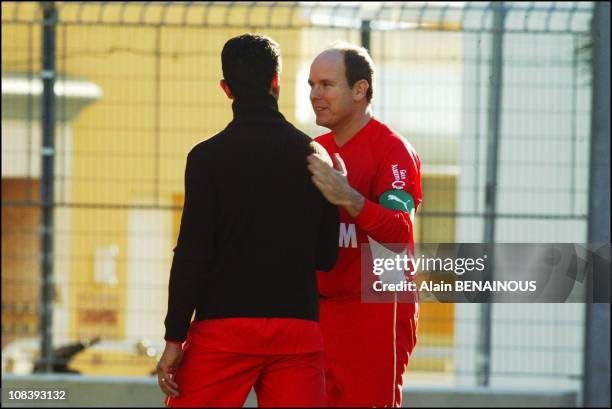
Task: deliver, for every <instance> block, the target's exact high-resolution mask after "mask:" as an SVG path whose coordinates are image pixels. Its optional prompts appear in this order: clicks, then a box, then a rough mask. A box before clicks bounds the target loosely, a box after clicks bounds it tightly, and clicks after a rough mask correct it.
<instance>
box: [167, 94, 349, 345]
mask: <svg viewBox="0 0 612 409" xmlns="http://www.w3.org/2000/svg"><path fill="white" fill-rule="evenodd" d="M232 109H233V111H234V119H233V121H232V122H230V123H229V125H228V126H227V127H226V128H225V129H224V130H223V131H221V132H220V133H218V134H217V135H215V136H213V137H212V138H210V139H208V140H205V141H203V142H200V143H199V144H197V145H196V146H195V147H194V148H193V149H192V150H191V152H190V153H189V155H188V156H187V166H186V170H185V203H184V207H183V214H182V219H181V227H180V233H179V237H178V242H177V246H176V248H175V249H174V259H173V261H172V269H171V272H170V283H169V298H168V314H167V316H166V320H165V325H166V335H165V339H166V340H175V341H182V340H184V339H185V337H186V334H187V330H188V327H189V323H190V320H191V316H192V313H193V310H194V308H195V319H196V320H202V319H211V318H228V317H291V318H302V319H307V320H313V321H318V319H319V306H318V305H319V298H318V290H317V279H316V270H317V269H319V270H326V271H328V270H331V269H332V267H333V266H334V264H335V263H336V258H337V255H338V210H337V207H336V206H334V205H331V204H330V203H329V202H327V201H326V200H325V199H324V197H323V196H322V195H321V193H320V192H319V191H318V190H317V188H316V187H315V186H314V184H313V183H312V181H311V179H310V172H309V171H308V168H307V162H306V158H307V156H308V155H309V154H310V153H312V151H313V143H314V142H312V140H311V139H310V138H309V137H308V136H307V135H306V134H304V133H302V132H301V131H299V130H298V129H296V128H295V127H294V126H293V125H291V124H290V123H289V122H287V120H285V118H284V117H283V115H282V114H281V113H280V112H279V111H278V105H277V102H276V100H275V99H274V98H273V97H272V96H270V95H268V96H262V97H259V98H241V99H239V100H235V101H234V102H233V105H232Z"/></svg>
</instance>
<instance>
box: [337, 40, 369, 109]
mask: <svg viewBox="0 0 612 409" xmlns="http://www.w3.org/2000/svg"><path fill="white" fill-rule="evenodd" d="M331 49H332V50H337V51H340V52H341V53H342V55H343V56H344V67H345V70H346V82H348V85H349V87H351V88H352V87H353V85H355V83H356V82H357V81H359V80H366V81H367V82H368V85H369V87H368V91H367V93H366V98H367V100H368V102H370V101H372V96H373V95H374V87H373V85H374V84H373V80H374V62H373V61H372V57H370V53H368V50H366V49H365V48H363V47H359V46H356V45H353V44H349V43H337V44H335V45H333V46H332V47H331Z"/></svg>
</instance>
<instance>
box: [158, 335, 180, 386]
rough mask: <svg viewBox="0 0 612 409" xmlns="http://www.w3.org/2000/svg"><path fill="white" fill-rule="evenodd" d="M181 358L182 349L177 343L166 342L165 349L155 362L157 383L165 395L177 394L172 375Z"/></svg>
mask: <svg viewBox="0 0 612 409" xmlns="http://www.w3.org/2000/svg"><path fill="white" fill-rule="evenodd" d="M182 360H183V349H182V348H181V345H180V344H179V343H174V342H166V349H164V353H163V354H162V356H161V358H159V362H158V363H157V383H158V384H159V387H160V388H161V390H162V392H164V393H165V394H166V395H167V396H174V397H177V396H179V390H178V385H177V383H176V382H174V380H173V377H174V374H175V373H176V370H177V369H178V367H179V365H180V364H181V361H182Z"/></svg>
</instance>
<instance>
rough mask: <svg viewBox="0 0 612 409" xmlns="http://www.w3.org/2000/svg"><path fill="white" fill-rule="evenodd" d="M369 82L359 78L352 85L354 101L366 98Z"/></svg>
mask: <svg viewBox="0 0 612 409" xmlns="http://www.w3.org/2000/svg"><path fill="white" fill-rule="evenodd" d="M369 88H370V84H368V81H366V80H359V81H357V82H356V83H355V85H353V99H354V100H355V101H361V100H363V99H365V98H367V94H368V89H369Z"/></svg>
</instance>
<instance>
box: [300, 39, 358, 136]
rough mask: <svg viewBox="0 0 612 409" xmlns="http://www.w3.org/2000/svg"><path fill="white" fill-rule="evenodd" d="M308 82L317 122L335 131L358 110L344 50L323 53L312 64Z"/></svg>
mask: <svg viewBox="0 0 612 409" xmlns="http://www.w3.org/2000/svg"><path fill="white" fill-rule="evenodd" d="M308 84H309V85H310V102H311V103H312V109H313V110H314V113H315V116H316V118H317V125H320V126H324V127H326V128H329V129H332V130H333V129H334V128H335V127H337V126H338V125H340V124H342V123H343V122H345V121H347V120H348V119H349V118H350V117H351V115H352V114H353V113H354V111H355V110H356V109H357V105H356V104H355V100H354V98H353V90H352V89H351V88H350V87H349V85H348V82H347V81H346V74H345V67H344V56H343V55H342V53H341V52H339V51H335V50H331V51H324V52H323V53H321V54H319V56H317V58H315V60H314V61H313V62H312V65H311V66H310V76H309V78H308Z"/></svg>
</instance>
